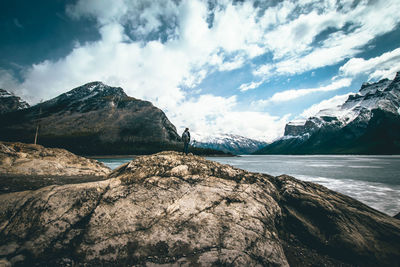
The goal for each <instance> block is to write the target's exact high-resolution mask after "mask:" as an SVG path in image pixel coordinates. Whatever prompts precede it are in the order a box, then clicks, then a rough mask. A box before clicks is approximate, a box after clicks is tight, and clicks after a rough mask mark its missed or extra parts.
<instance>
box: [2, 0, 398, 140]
mask: <svg viewBox="0 0 400 267" xmlns="http://www.w3.org/2000/svg"><path fill="white" fill-rule="evenodd" d="M38 3H40V4H38ZM0 10H1V11H0V30H1V32H2V38H1V39H0V87H2V88H5V89H8V90H10V91H12V92H14V93H15V94H17V95H19V96H22V97H23V98H24V99H26V100H27V101H29V102H30V103H31V104H34V103H37V102H39V101H40V100H41V99H44V100H47V99H50V98H52V97H55V96H57V95H59V94H61V93H63V92H66V91H68V90H70V89H72V88H74V87H77V86H80V85H82V84H84V83H87V82H91V81H103V82H104V83H106V84H108V85H111V86H121V87H122V88H124V90H125V91H126V93H127V94H128V95H130V96H133V97H136V98H141V99H145V100H149V101H151V102H152V103H153V104H154V105H155V106H157V107H159V108H161V109H162V110H164V111H165V112H166V114H167V116H168V118H169V119H170V120H171V122H172V123H173V124H174V125H175V126H176V127H177V129H178V131H182V129H183V128H185V127H189V128H190V129H191V130H192V133H194V136H196V135H198V136H199V138H200V136H205V135H213V134H216V133H233V134H239V135H243V136H247V137H251V138H255V139H262V140H267V141H272V140H274V139H275V138H278V137H279V136H281V135H282V134H283V129H284V126H285V124H286V123H287V122H288V121H290V120H293V119H298V118H301V117H308V116H312V115H313V114H315V113H316V112H317V111H318V110H319V109H321V108H329V107H331V106H335V105H338V104H340V103H343V102H344V101H345V100H346V98H347V97H348V94H350V93H355V92H357V91H358V89H359V88H360V86H361V84H362V82H364V81H370V82H372V81H377V80H380V79H382V78H389V79H392V78H393V77H394V75H395V73H396V71H399V70H400V64H399V62H400V45H399V44H400V12H398V10H400V1H398V0H386V1H383V0H370V1H362V0H354V1H336V0H333V1H321V0H302V1H258V0H249V1H230V0H221V1H217V0H209V1H200V0H187V1H183V0H182V1H179V0H75V1H62V0H42V1H40V2H37V1H29V0H5V1H1V3H0Z"/></svg>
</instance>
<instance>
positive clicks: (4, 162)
mask: <svg viewBox="0 0 400 267" xmlns="http://www.w3.org/2000/svg"><path fill="white" fill-rule="evenodd" d="M110 172H111V169H110V168H108V167H107V166H105V165H104V164H103V163H101V162H98V161H97V160H93V159H88V158H84V157H80V156H77V155H74V154H72V153H71V152H69V151H67V150H65V149H59V148H45V147H43V146H41V145H34V144H24V143H9V142H0V175H6V174H14V175H63V176H84V175H90V176H106V175H108V174H109V173H110Z"/></svg>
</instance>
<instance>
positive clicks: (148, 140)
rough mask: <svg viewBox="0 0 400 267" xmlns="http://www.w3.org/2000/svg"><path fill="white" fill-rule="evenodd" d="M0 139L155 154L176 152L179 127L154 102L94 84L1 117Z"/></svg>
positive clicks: (85, 149) (84, 151)
mask: <svg viewBox="0 0 400 267" xmlns="http://www.w3.org/2000/svg"><path fill="white" fill-rule="evenodd" d="M0 125H1V126H0V139H1V140H3V141H21V142H27V143H31V142H33V140H34V136H35V131H36V127H37V125H39V137H38V142H39V143H40V144H42V145H45V146H50V147H61V148H66V149H68V150H70V151H72V152H75V153H79V154H115V153H120V154H131V153H137V154H142V153H153V152H156V151H160V150H163V149H167V148H175V149H176V147H177V146H179V145H178V143H177V141H179V140H180V138H179V135H178V134H177V132H176V128H175V126H174V125H173V124H172V123H171V122H170V121H169V120H168V118H167V117H166V115H165V114H164V112H163V111H161V110H160V109H158V108H157V107H155V106H153V105H152V104H151V103H150V102H147V101H142V100H138V99H135V98H132V97H129V96H127V95H126V94H125V92H124V91H123V89H122V88H119V87H110V86H107V85H105V84H103V83H101V82H92V83H88V84H85V85H83V86H80V87H77V88H75V89H73V90H71V91H69V92H67V93H64V94H61V95H60V96H58V97H56V98H53V99H51V100H49V101H46V102H43V103H41V104H38V105H35V106H33V107H30V108H28V109H24V110H20V111H16V112H12V113H8V114H7V115H6V116H5V115H3V116H0Z"/></svg>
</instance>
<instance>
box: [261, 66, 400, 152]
mask: <svg viewBox="0 0 400 267" xmlns="http://www.w3.org/2000/svg"><path fill="white" fill-rule="evenodd" d="M399 153H400V72H398V73H397V75H396V77H395V79H394V80H393V81H391V80H388V79H384V80H381V81H379V82H376V83H371V84H369V83H364V84H363V85H362V87H361V89H360V91H359V92H358V93H357V94H355V95H351V96H349V98H348V99H347V100H346V102H345V103H344V104H342V105H340V106H338V107H336V108H333V109H325V110H321V111H320V112H319V113H317V114H316V115H315V116H314V117H310V118H308V119H307V120H306V121H303V122H299V121H297V122H290V123H288V124H287V125H286V127H285V135H284V136H283V137H282V138H280V139H278V140H277V141H275V142H273V143H272V144H270V145H268V146H266V147H264V148H263V149H261V150H259V151H257V152H256V154H399Z"/></svg>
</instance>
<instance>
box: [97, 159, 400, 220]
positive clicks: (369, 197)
mask: <svg viewBox="0 0 400 267" xmlns="http://www.w3.org/2000/svg"><path fill="white" fill-rule="evenodd" d="M207 159H209V160H214V161H217V162H220V163H224V164H229V165H232V166H234V167H237V168H241V169H244V170H248V171H252V172H260V173H267V174H270V175H273V176H277V175H281V174H287V175H291V176H293V177H296V178H297V179H300V180H304V181H310V182H314V183H318V184H321V185H323V186H326V187H328V188H329V189H332V190H334V191H337V192H340V193H343V194H346V195H348V196H351V197H353V198H355V199H357V200H359V201H361V202H363V203H365V204H367V205H368V206H371V207H373V208H375V209H377V210H379V211H382V212H384V213H386V214H389V215H391V216H393V215H395V214H397V213H398V212H400V156H354V155H349V156H347V155H312V156H291V155H244V156H241V157H209V158H207ZM98 160H99V161H101V162H104V163H105V164H106V165H108V166H109V167H110V168H112V169H114V168H116V167H118V166H120V165H121V164H123V163H125V162H128V161H130V160H132V158H117V159H116V158H114V159H112V158H110V159H106V158H103V159H98Z"/></svg>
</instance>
